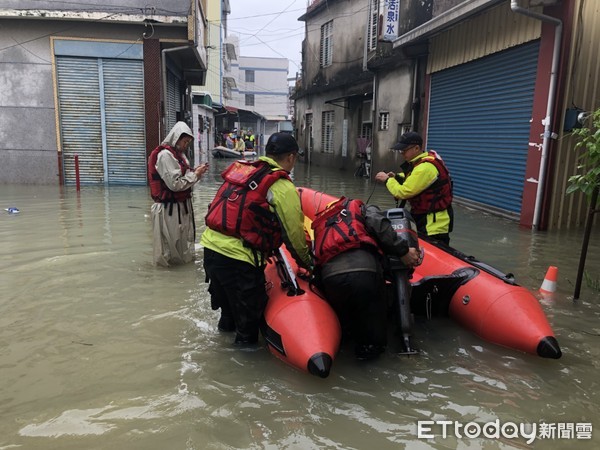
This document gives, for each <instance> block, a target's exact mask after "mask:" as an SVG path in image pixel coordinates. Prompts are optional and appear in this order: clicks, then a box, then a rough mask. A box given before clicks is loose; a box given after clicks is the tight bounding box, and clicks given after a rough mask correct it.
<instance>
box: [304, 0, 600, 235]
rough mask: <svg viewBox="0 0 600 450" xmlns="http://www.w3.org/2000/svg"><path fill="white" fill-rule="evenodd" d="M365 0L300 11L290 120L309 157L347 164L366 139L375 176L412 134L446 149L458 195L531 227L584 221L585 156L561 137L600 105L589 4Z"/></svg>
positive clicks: (598, 13)
mask: <svg viewBox="0 0 600 450" xmlns="http://www.w3.org/2000/svg"><path fill="white" fill-rule="evenodd" d="M369 3H370V5H371V9H370V10H369V11H367V12H366V13H364V12H363V10H361V7H363V8H364V4H363V2H358V1H351V0H350V1H348V0H344V1H342V0H339V1H336V0H328V1H326V2H325V1H322V0H315V1H313V2H312V3H311V4H310V5H309V6H308V8H307V11H306V13H305V14H304V15H303V16H302V17H301V20H304V21H305V22H306V30H307V31H306V37H305V41H304V48H303V73H302V79H301V82H300V83H298V86H297V92H296V94H295V98H296V124H297V127H298V129H299V130H298V134H299V137H300V139H301V141H302V142H303V143H306V145H307V147H308V148H310V149H311V153H310V154H311V162H312V163H316V164H324V165H330V166H334V167H339V168H343V169H352V168H353V167H355V166H356V164H357V162H356V160H355V159H354V158H355V154H356V152H353V151H349V150H348V149H349V148H350V146H351V145H352V144H353V143H354V142H357V140H356V139H357V138H358V137H363V138H366V139H367V140H369V141H371V146H372V149H371V150H372V162H373V169H374V170H373V171H372V172H376V171H378V170H390V169H392V168H396V167H398V166H399V164H400V162H401V156H400V155H398V154H397V153H395V152H392V151H390V150H389V148H390V147H391V146H392V145H393V144H394V142H395V141H396V140H397V139H398V137H399V135H400V134H401V133H402V132H403V131H406V130H409V129H411V130H416V131H419V132H421V133H422V134H423V136H424V138H425V140H426V145H427V146H428V147H429V148H432V149H435V150H437V151H438V152H439V153H440V154H441V155H442V156H443V158H444V160H445V162H446V164H447V166H448V167H449V169H450V172H451V174H452V177H453V180H454V192H455V197H456V199H457V201H459V202H463V203H465V204H468V205H470V206H472V207H474V208H478V209H482V210H486V211H490V212H493V213H495V214H499V215H502V216H504V217H508V218H510V219H513V220H516V221H518V222H519V223H520V224H521V225H522V226H524V227H532V228H534V229H548V228H566V227H574V226H579V225H581V224H582V223H583V221H584V220H585V218H586V214H587V210H588V207H587V202H586V200H585V197H584V196H582V195H579V194H575V195H568V196H567V195H566V194H565V191H566V186H567V184H568V182H567V180H568V178H569V177H570V176H571V175H574V174H575V173H576V170H577V164H578V162H577V160H578V156H579V154H580V153H579V152H578V151H576V150H575V149H574V144H575V141H574V139H573V138H572V137H571V136H570V134H569V132H570V130H572V128H573V126H577V122H576V120H574V117H576V116H577V113H578V112H581V111H583V112H586V111H588V112H589V111H593V110H595V109H597V108H598V107H599V106H600V88H599V86H600V68H599V66H598V65H597V64H595V62H594V61H595V56H594V55H597V54H598V50H600V48H599V46H600V40H599V39H597V32H598V31H597V30H598V23H599V22H600V10H599V9H598V8H597V3H596V2H590V1H586V0H563V1H556V0H511V1H509V0H470V1H460V0H428V1H425V2H423V1H421V0H419V1H417V0H406V1H402V2H398V1H397V0H372V1H371V2H369ZM352 21H354V22H352ZM358 49H360V50H362V58H361V54H360V52H359V51H358ZM330 55H332V56H330ZM352 61H354V62H355V64H354V65H352ZM357 61H362V62H363V71H361V72H360V73H358V72H359V69H358V68H357V65H358V64H357ZM344 67H345V68H346V69H347V70H346V71H343V70H341V69H342V68H344ZM352 70H353V71H354V72H351V71H352ZM365 70H366V71H365ZM346 74H348V78H347V79H344V76H345V75H346ZM361 80H366V81H364V82H361ZM369 83H370V84H371V86H372V87H371V88H369V87H368V84H369ZM361 96H362V98H361ZM370 102H371V103H370ZM369 128H370V130H369ZM369 133H371V134H369ZM357 150H358V147H357Z"/></svg>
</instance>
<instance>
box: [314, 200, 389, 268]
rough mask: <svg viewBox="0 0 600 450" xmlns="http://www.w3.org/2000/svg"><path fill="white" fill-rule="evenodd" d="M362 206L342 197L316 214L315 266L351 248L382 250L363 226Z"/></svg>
mask: <svg viewBox="0 0 600 450" xmlns="http://www.w3.org/2000/svg"><path fill="white" fill-rule="evenodd" d="M363 205H364V203H363V202H362V201H360V200H352V199H347V198H346V197H341V198H340V199H339V200H337V201H336V202H335V203H332V204H331V205H330V206H329V207H328V208H327V209H325V210H324V211H321V212H320V213H318V214H317V216H316V217H315V220H314V221H313V223H312V229H313V230H314V234H315V248H314V252H315V259H316V264H317V265H323V264H325V263H326V262H327V261H329V260H330V259H331V258H333V257H334V256H337V255H339V254H340V253H342V252H345V251H346V250H351V249H354V248H361V247H363V248H371V249H373V250H375V251H377V252H379V253H382V252H381V250H380V248H379V246H378V245H377V242H376V241H375V239H373V238H372V237H371V236H370V235H369V233H368V232H367V229H366V227H365V218H364V215H363V212H362V206H363Z"/></svg>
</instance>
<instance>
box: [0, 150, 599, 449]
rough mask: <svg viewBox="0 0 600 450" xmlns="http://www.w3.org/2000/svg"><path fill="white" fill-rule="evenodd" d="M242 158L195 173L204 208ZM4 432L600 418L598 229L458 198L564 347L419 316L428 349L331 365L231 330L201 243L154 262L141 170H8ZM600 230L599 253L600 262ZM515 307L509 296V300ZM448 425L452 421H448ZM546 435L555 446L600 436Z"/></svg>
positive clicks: (288, 436)
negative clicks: (481, 334)
mask: <svg viewBox="0 0 600 450" xmlns="http://www.w3.org/2000/svg"><path fill="white" fill-rule="evenodd" d="M228 162H229V161H218V160H217V161H215V160H211V165H212V167H211V174H210V176H209V177H207V179H206V180H204V181H203V182H201V183H200V184H199V185H198V186H197V188H196V190H195V197H194V203H195V205H194V206H195V210H196V217H197V225H198V233H201V232H202V230H203V228H204V225H203V223H202V215H203V212H204V211H206V208H207V205H208V202H210V200H212V196H213V195H214V193H215V191H216V188H217V187H218V180H219V173H220V171H221V170H223V169H224V168H225V166H226V164H227V163H228ZM294 178H295V180H296V183H297V184H298V185H308V186H311V187H313V188H317V189H320V190H324V191H327V192H329V193H331V194H335V195H341V194H344V195H347V196H351V197H360V198H363V199H366V198H368V197H369V196H371V195H372V198H371V202H373V203H376V204H379V205H380V206H382V207H384V208H385V207H391V206H393V202H392V201H391V198H390V197H389V196H388V194H387V192H386V191H385V189H384V188H383V187H382V186H374V185H373V184H372V183H370V182H369V181H368V180H366V179H364V178H355V177H353V176H352V174H347V173H344V172H339V171H334V170H329V171H328V170H324V169H321V168H318V167H311V168H307V167H305V166H302V165H299V166H297V168H296V170H295V173H294ZM0 190H1V195H0V198H1V199H2V202H3V203H4V204H5V206H3V207H2V208H4V207H8V206H16V207H18V208H19V209H20V210H21V213H20V214H18V215H8V214H3V215H1V216H0V238H1V241H2V258H0V282H1V286H2V287H3V295H2V298H1V300H0V349H1V350H0V368H1V369H0V370H1V373H2V380H3V383H2V388H1V391H0V414H1V417H2V421H0V449H4V448H18V447H20V448H27V449H37V448H40V449H47V448H60V449H81V448H86V449H105V448H110V447H114V448H144V449H164V448H186V449H195V448H197V449H205V448H218V449H221V448H244V449H246V448H256V449H259V448H260V449H262V448H267V449H281V448H288V449H312V448H315V449H317V448H344V449H346V448H354V449H363V448H365V449H367V448H368V449H371V448H378V449H387V448H389V449H392V448H394V449H395V448H403V447H408V448H411V449H412V448H423V449H425V448H482V447H485V448H528V447H529V446H528V445H527V444H526V443H525V439H522V438H515V439H506V438H499V439H486V438H472V439H467V438H465V437H462V438H460V437H457V436H455V435H454V434H451V435H449V436H448V437H447V438H446V439H443V438H442V436H441V435H439V433H437V435H436V437H435V438H434V439H418V438H417V421H419V420H434V421H435V420H450V421H461V422H463V423H466V422H467V421H476V422H479V423H484V422H489V421H494V420H496V419H498V420H500V422H509V421H510V422H515V423H519V422H526V423H538V422H541V421H545V422H548V423H576V422H580V423H584V422H585V423H588V422H589V423H592V424H593V426H594V427H596V426H600V425H599V424H598V423H596V415H597V411H598V407H599V404H600V399H599V394H598V390H599V386H598V382H597V376H596V372H597V371H598V368H599V365H600V364H599V363H598V360H599V356H600V355H599V353H600V350H599V346H598V342H599V341H598V340H599V339H600V337H599V336H598V335H599V334H600V325H599V324H600V321H599V319H600V310H599V308H598V304H599V303H600V293H598V292H596V291H593V290H591V289H589V288H588V287H586V286H585V285H584V287H583V290H582V295H581V300H580V301H579V302H577V303H575V304H574V303H573V301H572V293H573V289H574V280H575V276H576V270H577V263H578V259H579V248H580V245H581V236H582V231H581V230H576V231H561V232H553V233H532V232H531V231H530V230H524V229H521V228H519V227H518V226H517V225H516V224H514V223H513V222H510V221H507V220H505V219H499V218H497V217H494V216H490V215H487V214H482V213H481V212H477V211H473V210H469V209H466V208H461V207H458V208H457V214H456V216H457V217H456V230H455V232H454V233H453V235H452V244H453V246H455V247H456V248H458V249H460V250H461V251H463V252H464V253H466V254H473V255H475V256H476V257H478V258H479V259H481V260H483V261H485V262H487V263H489V264H491V265H493V266H495V267H497V268H498V269H500V270H503V271H505V272H512V273H514V274H515V276H516V279H517V281H518V282H519V283H520V284H521V285H523V286H525V287H527V288H530V289H532V290H537V289H538V288H539V286H540V284H541V282H542V280H543V277H544V274H545V272H546V269H547V267H548V266H549V265H556V266H558V267H559V280H558V292H557V293H556V294H555V295H554V296H553V297H551V298H547V299H543V300H542V305H543V308H544V310H545V312H546V314H547V315H548V317H549V321H550V323H551V324H552V326H553V328H554V330H555V333H556V335H557V338H558V340H559V342H560V345H561V348H562V350H563V357H562V358H561V359H560V360H557V361H555V360H544V359H541V358H536V357H533V356H530V355H525V354H521V353H518V352H515V351H512V350H507V349H504V348H501V347H498V346H495V345H492V344H488V343H486V342H484V341H482V340H481V339H479V338H477V337H476V336H474V335H472V334H470V333H468V332H466V331H464V330H462V329H460V328H459V327H458V326H456V325H455V324H454V323H452V322H451V321H449V320H445V319H434V320H431V321H425V320H418V321H417V323H416V330H415V332H416V333H415V334H416V343H417V344H418V346H419V348H420V350H421V353H420V355H419V356H416V357H410V358H407V357H401V356H398V355H395V354H393V353H392V352H391V351H390V352H388V353H387V354H386V355H385V356H384V357H383V358H381V359H380V360H377V361H375V362H372V363H359V362H357V361H355V360H354V357H353V352H352V350H351V349H347V348H345V347H343V348H342V349H341V352H340V354H339V356H338V359H337V360H336V362H335V364H334V368H333V370H332V373H331V375H330V377H329V378H327V379H325V380H322V379H318V378H316V377H311V376H308V375H305V374H302V373H299V372H296V371H295V370H293V369H291V368H289V367H287V366H285V365H283V364H282V363H280V362H279V361H277V360H276V359H275V358H274V357H273V356H271V355H270V354H269V352H268V351H267V350H266V349H265V348H262V347H261V348H258V349H254V350H239V349H235V348H233V347H232V345H231V341H232V336H231V335H228V334H222V333H219V332H218V331H217V330H216V319H217V314H216V313H215V312H213V311H212V310H211V309H210V306H209V302H208V296H207V293H206V285H205V284H204V283H203V279H204V274H203V271H202V265H201V260H200V259H201V256H202V252H201V250H200V251H199V253H198V255H199V258H198V260H197V261H196V262H195V263H194V264H189V265H188V266H184V267H177V268H172V269H161V268H155V267H153V266H152V265H151V251H152V249H151V246H152V241H151V230H150V226H151V225H150V221H149V216H148V214H149V213H148V212H149V208H150V204H151V203H150V200H149V197H148V191H147V189H146V188H143V187H115V188H110V189H104V188H101V187H100V188H97V187H83V188H82V191H81V193H80V194H77V192H76V191H75V190H74V189H72V188H62V189H61V188H59V187H48V186H43V187H36V186H2V187H0ZM599 247H600V238H599V237H598V236H593V238H592V248H590V251H589V253H588V261H587V264H586V267H587V269H588V271H589V272H590V273H591V274H592V276H594V277H596V278H597V277H598V274H599V273H600V270H598V268H600V251H599ZM507 314H510V311H507ZM438 431H439V429H438ZM599 435H600V431H597V430H594V433H593V435H592V439H591V440H576V439H571V440H568V439H558V438H557V439H554V440H548V439H545V440H543V441H542V442H540V441H539V440H538V441H537V443H536V445H535V446H539V447H543V448H557V449H558V448H565V447H573V446H577V447H578V448H597V447H598V444H599V441H600V438H599V437H598V436H599Z"/></svg>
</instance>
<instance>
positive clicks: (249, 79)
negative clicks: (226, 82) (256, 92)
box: [245, 70, 254, 83]
mask: <svg viewBox="0 0 600 450" xmlns="http://www.w3.org/2000/svg"><path fill="white" fill-rule="evenodd" d="M245 72H246V83H254V70H246V71H245Z"/></svg>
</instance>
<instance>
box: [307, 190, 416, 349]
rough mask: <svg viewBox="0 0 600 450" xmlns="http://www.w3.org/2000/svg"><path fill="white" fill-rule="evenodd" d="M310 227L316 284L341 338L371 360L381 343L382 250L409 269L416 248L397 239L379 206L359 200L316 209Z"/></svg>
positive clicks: (382, 346)
mask: <svg viewBox="0 0 600 450" xmlns="http://www.w3.org/2000/svg"><path fill="white" fill-rule="evenodd" d="M312 228H313V229H314V238H315V246H314V247H315V270H316V272H317V273H318V278H319V280H320V281H319V285H320V287H321V288H322V289H323V291H324V294H325V297H326V299H327V301H328V302H329V303H330V304H331V306H332V307H333V309H334V310H335V312H336V314H337V315H338V318H339V320H340V324H341V325H342V330H343V333H344V337H347V336H350V337H351V338H352V339H353V341H354V345H355V347H354V351H355V355H356V357H357V358H358V359H361V360H367V359H373V358H376V357H377V356H379V354H380V353H382V352H383V351H384V349H385V347H386V344H387V319H388V314H387V302H386V296H385V280H384V277H383V258H384V252H385V253H386V254H387V255H389V256H397V257H398V258H400V260H401V261H402V262H403V263H404V265H406V266H407V267H409V268H412V267H414V266H416V265H417V264H418V261H419V251H418V250H417V249H416V248H413V247H411V248H409V246H408V243H407V242H406V241H404V240H402V239H400V238H398V236H397V234H396V231H395V230H394V229H393V228H392V224H391V222H390V220H389V219H388V218H387V217H385V215H384V214H383V213H382V212H381V211H380V210H379V208H377V207H376V206H372V205H369V206H367V205H365V204H364V203H363V202H362V201H360V200H350V199H346V198H344V197H342V198H341V199H340V200H338V201H336V202H334V203H332V204H331V205H329V206H328V207H327V209H325V210H324V211H322V212H321V213H319V215H318V216H317V217H316V218H315V220H314V222H313V224H312Z"/></svg>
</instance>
